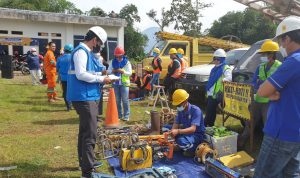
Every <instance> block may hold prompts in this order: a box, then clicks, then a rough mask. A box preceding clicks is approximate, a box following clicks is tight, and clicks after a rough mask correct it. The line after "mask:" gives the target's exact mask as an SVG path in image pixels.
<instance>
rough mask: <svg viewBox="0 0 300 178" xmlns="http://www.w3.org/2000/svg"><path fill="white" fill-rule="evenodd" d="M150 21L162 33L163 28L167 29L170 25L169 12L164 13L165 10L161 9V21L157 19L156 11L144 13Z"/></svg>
mask: <svg viewBox="0 0 300 178" xmlns="http://www.w3.org/2000/svg"><path fill="white" fill-rule="evenodd" d="M146 14H147V15H148V17H149V18H150V19H152V20H153V21H154V22H156V23H157V25H158V26H159V28H160V30H161V31H164V28H165V27H168V26H169V25H170V23H171V21H170V20H169V19H170V15H171V14H170V11H166V10H165V8H162V9H161V16H162V18H161V19H158V18H157V11H155V10H154V9H151V10H150V11H149V12H147V13H146Z"/></svg>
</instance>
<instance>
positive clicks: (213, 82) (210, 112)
mask: <svg viewBox="0 0 300 178" xmlns="http://www.w3.org/2000/svg"><path fill="white" fill-rule="evenodd" d="M225 58H226V52H225V51H224V50H223V49H217V50H216V51H215V52H214V55H213V63H214V64H215V67H214V68H212V70H211V71H210V75H209V79H208V82H207V84H206V92H207V106H206V112H205V119H204V122H205V126H213V125H214V124H215V120H216V115H217V106H218V104H219V103H220V102H221V101H222V100H223V83H222V82H223V81H228V82H231V80H232V74H231V69H230V67H229V66H228V65H226V63H225Z"/></svg>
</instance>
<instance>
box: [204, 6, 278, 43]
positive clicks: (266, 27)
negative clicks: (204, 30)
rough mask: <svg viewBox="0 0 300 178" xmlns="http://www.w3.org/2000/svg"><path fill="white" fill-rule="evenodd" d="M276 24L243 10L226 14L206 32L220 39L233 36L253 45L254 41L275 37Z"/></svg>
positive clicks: (252, 12)
mask: <svg viewBox="0 0 300 178" xmlns="http://www.w3.org/2000/svg"><path fill="white" fill-rule="evenodd" d="M275 30H276V24H274V23H273V22H272V21H271V20H270V19H268V18H266V17H265V16H264V15H263V14H261V13H259V12H257V11H255V10H252V9H250V8H247V9H245V10H244V11H243V12H228V13H227V14H226V15H224V16H223V17H221V18H219V19H218V20H216V21H214V23H213V25H212V27H211V28H210V29H209V30H208V31H209V35H210V36H213V37H216V38H220V37H222V36H226V35H235V36H237V37H239V38H240V39H241V41H242V42H243V43H247V44H253V43H255V42H256V41H259V40H263V39H267V38H272V37H273V36H274V35H275Z"/></svg>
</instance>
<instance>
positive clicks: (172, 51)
mask: <svg viewBox="0 0 300 178" xmlns="http://www.w3.org/2000/svg"><path fill="white" fill-rule="evenodd" d="M169 54H177V50H176V49H175V48H171V49H170V51H169Z"/></svg>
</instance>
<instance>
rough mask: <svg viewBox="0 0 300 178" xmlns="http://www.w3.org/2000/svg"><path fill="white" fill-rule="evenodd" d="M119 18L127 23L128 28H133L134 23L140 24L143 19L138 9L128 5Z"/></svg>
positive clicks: (121, 11)
mask: <svg viewBox="0 0 300 178" xmlns="http://www.w3.org/2000/svg"><path fill="white" fill-rule="evenodd" d="M118 16H119V18H123V19H125V20H126V21H127V23H128V26H133V24H134V22H140V21H141V17H140V16H139V15H138V9H137V7H136V6H135V5H134V4H127V5H126V6H124V7H123V8H122V9H121V10H120V13H119V15H118Z"/></svg>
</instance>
